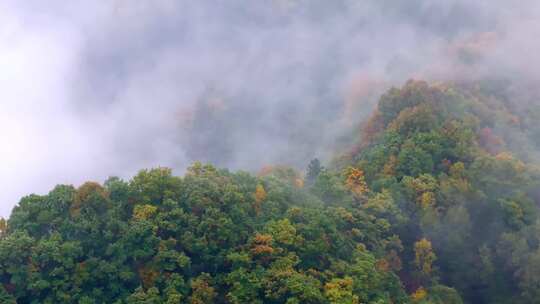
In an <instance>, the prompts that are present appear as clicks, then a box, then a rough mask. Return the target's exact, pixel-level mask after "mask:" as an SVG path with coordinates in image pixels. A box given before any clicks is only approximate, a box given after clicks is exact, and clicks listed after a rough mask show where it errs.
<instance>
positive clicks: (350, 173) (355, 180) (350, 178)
mask: <svg viewBox="0 0 540 304" xmlns="http://www.w3.org/2000/svg"><path fill="white" fill-rule="evenodd" d="M345 187H347V189H348V190H349V191H351V192H352V194H353V195H354V197H355V198H357V199H359V198H363V197H364V196H365V195H366V194H367V193H368V192H369V188H368V185H367V183H366V178H365V176H364V171H362V170H360V169H358V168H354V167H349V168H347V169H345Z"/></svg>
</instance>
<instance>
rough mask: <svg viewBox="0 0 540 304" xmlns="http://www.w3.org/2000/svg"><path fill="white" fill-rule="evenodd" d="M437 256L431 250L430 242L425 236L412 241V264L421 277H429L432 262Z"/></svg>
mask: <svg viewBox="0 0 540 304" xmlns="http://www.w3.org/2000/svg"><path fill="white" fill-rule="evenodd" d="M436 259H437V256H436V255H435V253H434V252H433V248H432V246H431V242H430V241H428V240H427V239H426V238H422V239H421V240H419V241H417V242H416V243H414V265H415V267H416V269H417V271H418V272H419V273H420V274H421V275H422V276H423V277H429V276H430V275H431V273H432V271H433V263H434V262H435V260H436Z"/></svg>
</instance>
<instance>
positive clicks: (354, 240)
mask: <svg viewBox="0 0 540 304" xmlns="http://www.w3.org/2000/svg"><path fill="white" fill-rule="evenodd" d="M498 88H499V86H498V85H493V83H490V82H487V83H475V84H472V85H464V84H457V83H447V84H440V83H439V84H429V83H427V82H423V81H414V80H411V81H408V82H407V83H406V84H404V85H403V86H402V87H401V88H392V89H390V90H389V91H387V92H386V93H384V94H383V95H382V96H381V98H380V100H379V103H378V107H377V110H376V111H375V112H374V113H373V115H372V116H371V118H370V119H369V121H368V122H366V123H365V124H364V125H363V127H362V128H361V130H356V131H355V132H350V134H353V135H351V137H350V138H348V139H347V140H348V141H349V142H350V143H351V146H353V147H354V148H352V149H347V150H344V151H341V152H340V153H339V154H338V155H336V156H335V158H334V160H333V161H331V162H328V163H325V164H324V165H322V164H321V162H320V161H319V160H317V159H315V160H313V161H311V162H310V163H309V164H306V167H307V169H306V172H300V171H298V170H296V169H294V168H290V167H285V166H272V167H270V166H269V167H265V168H263V169H261V172H260V173H259V174H257V175H253V174H250V173H247V172H243V171H238V172H231V171H229V170H227V169H220V168H216V167H214V166H212V165H210V164H202V163H199V162H195V163H193V164H192V165H191V166H190V167H189V169H188V170H187V171H186V173H185V174H184V175H183V176H174V175H173V174H172V171H171V170H170V169H168V168H154V169H144V170H141V171H140V172H139V173H138V174H137V175H135V176H134V177H133V178H131V179H130V180H122V179H120V178H116V177H112V178H109V179H108V180H107V181H105V182H104V183H103V184H101V183H96V182H87V183H84V184H82V185H81V186H79V187H77V188H76V187H73V186H71V185H58V186H56V187H55V188H54V189H52V190H51V191H50V192H49V193H48V194H47V195H29V196H26V197H24V198H22V200H21V201H20V203H19V204H18V205H17V206H16V207H15V208H14V209H13V212H12V213H11V216H10V217H9V218H8V219H7V221H4V220H0V301H1V302H2V303H81V304H83V303H84V304H90V303H117V304H120V303H125V304H128V303H129V304H134V303H192V304H199V303H287V304H294V303H321V304H322V303H325V304H329V303H336V304H337V303H340V304H345V303H347V304H349V303H358V304H359V303H372V304H382V303H414V304H420V303H422V304H428V303H429V304H459V303H480V304H481V303H501V304H503V303H540V300H539V299H540V269H539V265H540V234H539V233H538V232H539V231H540V222H539V218H538V211H539V203H540V193H539V192H538V189H539V187H540V170H539V167H538V162H537V159H536V158H535V154H534V153H529V152H530V151H538V148H539V145H540V142H538V138H537V135H538V134H540V133H539V132H540V128H539V126H538V124H537V123H536V122H537V120H536V118H537V117H538V115H539V112H538V111H537V110H531V109H529V110H527V111H523V110H522V109H519V108H516V107H515V106H514V105H513V104H512V103H511V101H510V100H509V99H508V97H507V96H505V95H504V94H501V93H500V91H499V90H498ZM516 143H526V144H520V145H517V144H516Z"/></svg>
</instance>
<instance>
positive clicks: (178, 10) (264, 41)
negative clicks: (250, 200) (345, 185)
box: [0, 0, 540, 216]
mask: <svg viewBox="0 0 540 304" xmlns="http://www.w3.org/2000/svg"><path fill="white" fill-rule="evenodd" d="M539 34H540V5H539V4H538V3H537V1H532V0H527V1H521V2H520V4H519V6H517V5H516V4H515V3H510V2H507V1H502V0H495V1H493V0H491V1H486V0H483V1H473V2H471V1H463V0H456V1H427V0H414V1H405V2H399V3H398V2H395V1H387V0H382V1H381V0H371V1H353V0H337V1H323V0H316V1H302V0H297V1H295V0H272V1H270V0H269V1H239V0H232V1H217V0H215V1H211V0H208V1H172V0H155V1H142V0H136V1H128V0H116V1H69V2H68V3H66V2H65V1H57V0H52V1H46V2H43V1H15V0H6V1H2V2H1V3H0V66H1V67H2V72H1V73H0V100H1V102H0V130H1V131H0V135H1V137H2V139H3V141H2V149H0V151H1V152H0V157H1V160H2V164H3V166H2V170H1V171H0V182H1V183H2V184H3V185H4V186H5V188H6V189H5V190H4V191H3V193H2V195H1V196H0V200H1V203H0V215H3V216H7V215H8V214H9V212H10V210H11V208H12V207H13V206H14V205H15V204H16V203H17V202H18V200H19V198H20V197H21V196H22V195H26V194H29V193H32V192H37V193H42V192H43V191H47V190H48V189H51V187H52V186H53V185H55V184H58V183H73V184H79V183H81V182H83V181H84V180H88V179H93V180H98V181H102V180H104V179H105V178H106V177H108V176H110V175H119V176H128V175H131V174H133V173H135V172H136V171H137V170H138V169H141V168H144V167H153V166H168V167H172V168H174V169H176V170H178V171H181V170H183V169H184V168H185V167H186V166H188V165H189V164H190V162H192V161H194V160H202V161H210V162H213V163H216V164H217V165H219V166H226V167H230V168H233V169H246V170H255V169H257V168H259V167H261V166H263V165H265V164H268V163H283V164H289V165H293V166H297V167H302V166H304V165H305V164H306V163H307V162H308V161H309V159H311V158H312V157H315V156H317V157H321V158H323V159H324V158H328V157H329V155H331V152H332V147H336V146H339V145H341V144H342V143H341V142H340V138H342V136H344V135H345V132H347V131H349V130H351V129H353V127H354V126H355V125H356V124H357V123H359V122H360V121H361V120H362V119H363V118H365V117H366V115H368V114H369V113H370V112H371V110H372V109H373V105H374V103H375V101H376V98H377V96H378V94H380V92H382V91H383V90H384V89H386V88H388V87H389V86H391V85H396V84H401V83H403V82H404V81H405V80H407V79H408V78H423V79H428V80H433V81H437V80H456V79H464V80H469V79H479V78H483V77H497V75H501V77H502V76H503V75H504V77H506V78H509V79H510V80H513V81H516V82H519V83H522V84H524V85H529V84H534V83H535V82H537V81H538V80H539V79H540V68H539V67H538V66H536V65H538V64H537V63H535V62H540V61H538V60H534V59H535V57H536V56H538V55H537V54H539V53H540V45H539V44H538V42H537V39H536V37H538V35H539Z"/></svg>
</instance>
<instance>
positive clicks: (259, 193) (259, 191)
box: [254, 184, 266, 215]
mask: <svg viewBox="0 0 540 304" xmlns="http://www.w3.org/2000/svg"><path fill="white" fill-rule="evenodd" d="M254 195H255V206H254V208H255V213H256V214H257V215H259V214H260V213H261V209H262V203H263V201H264V200H265V199H266V190H264V187H263V185H261V184H258V185H257V187H256V188H255V194H254Z"/></svg>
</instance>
